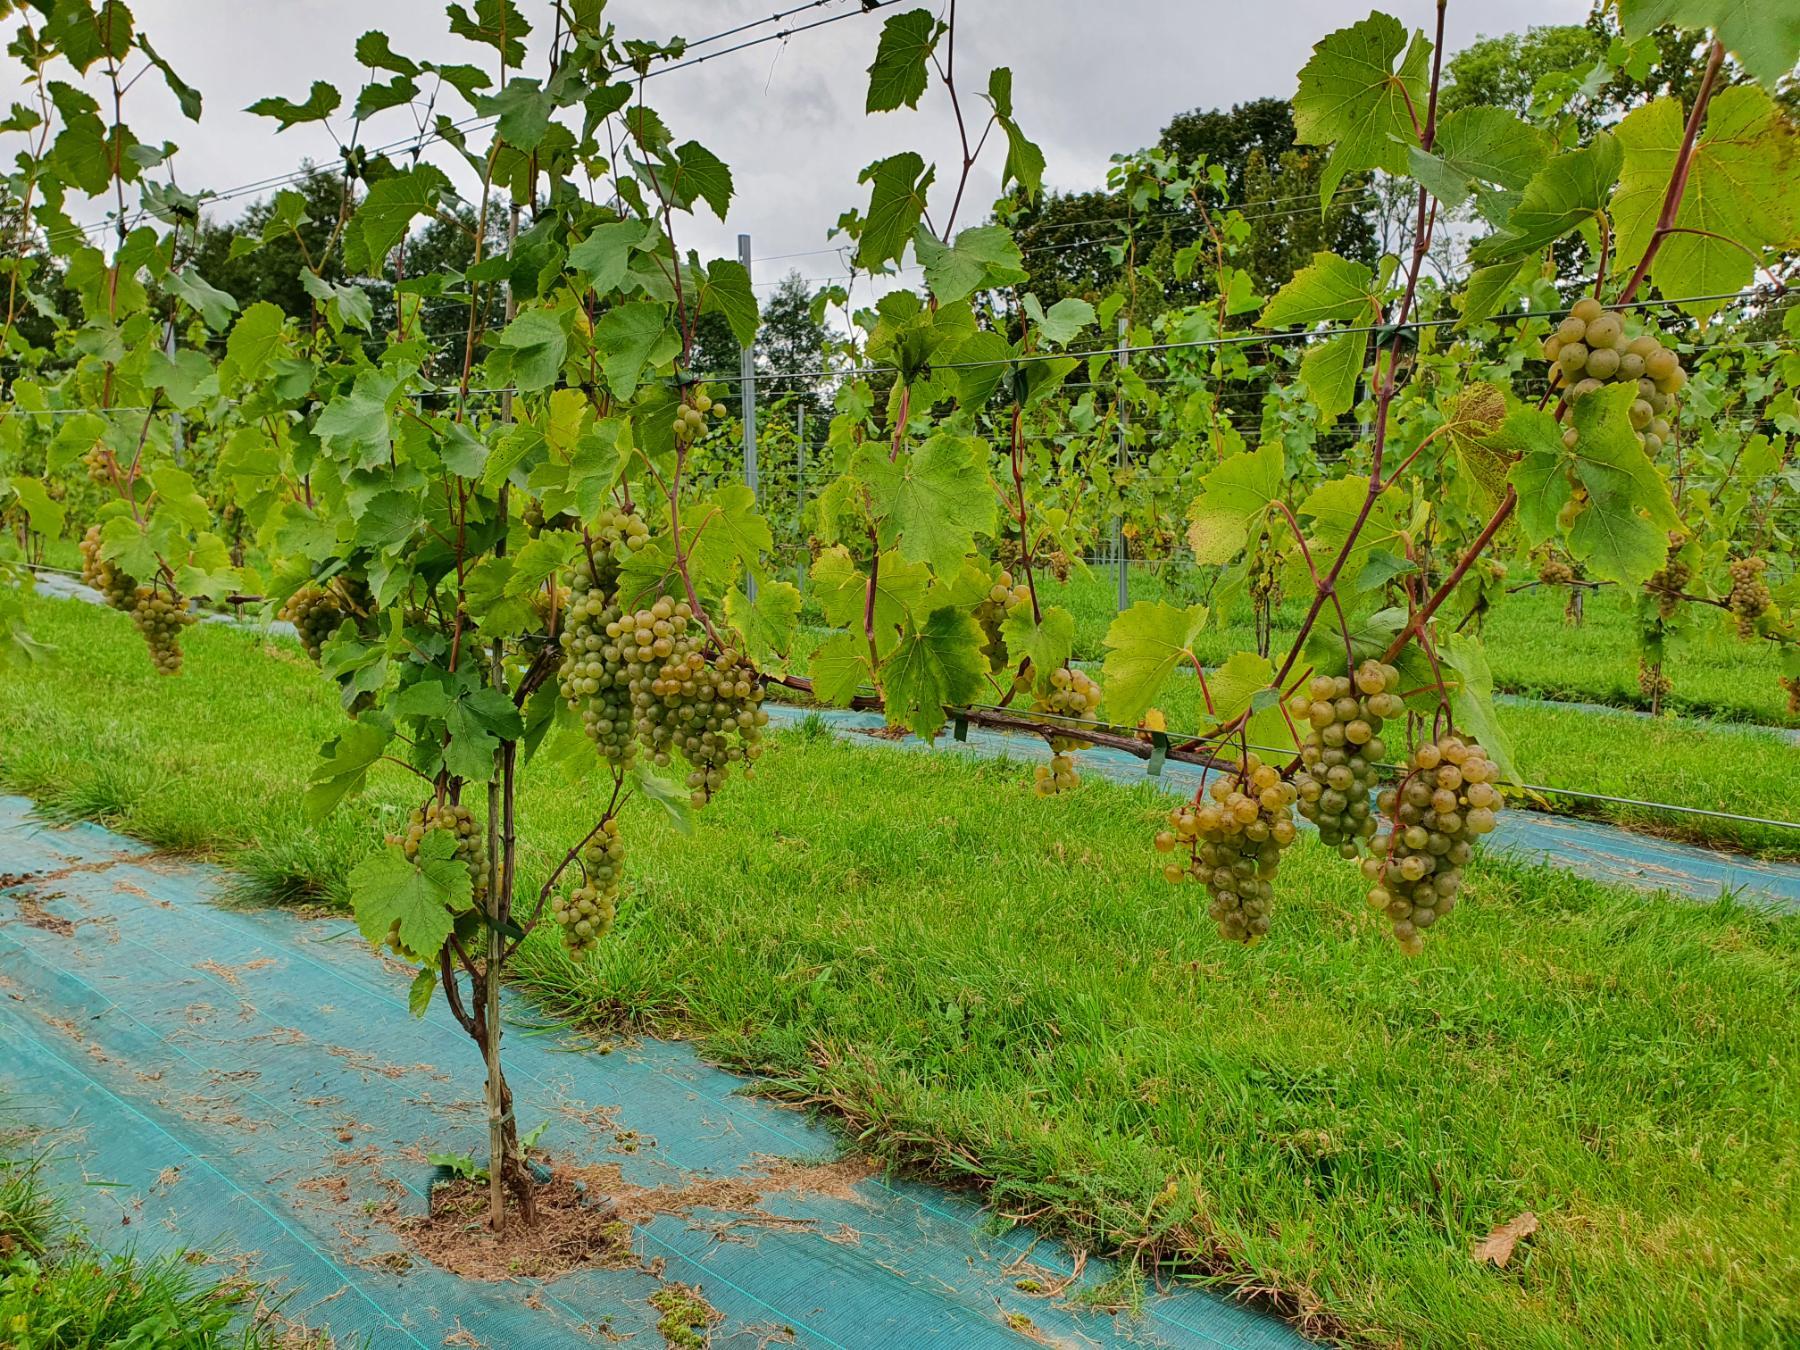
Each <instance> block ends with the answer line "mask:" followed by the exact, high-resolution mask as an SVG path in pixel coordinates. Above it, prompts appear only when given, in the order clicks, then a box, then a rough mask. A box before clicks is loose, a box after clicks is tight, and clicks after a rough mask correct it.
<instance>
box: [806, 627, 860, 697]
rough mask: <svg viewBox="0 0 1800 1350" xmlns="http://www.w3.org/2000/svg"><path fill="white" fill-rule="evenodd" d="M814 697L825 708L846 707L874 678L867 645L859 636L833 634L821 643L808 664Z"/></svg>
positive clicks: (853, 634) (854, 634)
mask: <svg viewBox="0 0 1800 1350" xmlns="http://www.w3.org/2000/svg"><path fill="white" fill-rule="evenodd" d="M807 673H808V674H809V675H810V676H811V677H812V684H813V697H814V698H816V699H818V700H819V702H821V703H823V704H825V705H826V706H827V707H833V708H843V707H848V706H849V703H850V700H851V699H853V698H855V697H856V692H857V690H858V689H860V688H861V687H862V686H863V685H865V684H867V683H868V682H869V681H870V680H871V679H872V678H873V676H872V675H871V673H870V671H869V644H868V642H867V640H866V639H864V638H863V636H862V635H861V634H859V633H834V634H832V636H830V637H829V638H827V639H825V641H824V642H821V643H820V644H819V646H818V648H817V649H816V650H815V651H814V652H813V654H812V659H811V660H810V661H809V662H808V663H807Z"/></svg>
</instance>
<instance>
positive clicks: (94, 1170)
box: [0, 797, 1306, 1350]
mask: <svg viewBox="0 0 1800 1350" xmlns="http://www.w3.org/2000/svg"><path fill="white" fill-rule="evenodd" d="M29 811H30V804H29V803H28V802H26V801H24V800H22V799H19V798H14V797H0V873H11V874H13V877H11V878H8V880H9V881H10V882H11V883H12V884H10V885H9V886H8V887H7V888H6V889H5V890H4V891H0V1047H3V1049H4V1053H3V1054H0V1100H3V1101H4V1108H5V1112H6V1123H7V1124H8V1125H21V1124H23V1125H26V1126H30V1127H32V1128H34V1129H36V1130H40V1131H43V1132H44V1133H43V1135H42V1136H41V1143H42V1145H44V1146H48V1147H50V1148H51V1149H52V1150H53V1152H52V1156H51V1163H50V1166H51V1171H52V1174H53V1180H54V1181H55V1182H56V1183H58V1184H59V1187H60V1188H61V1189H62V1191H63V1193H64V1194H65V1195H66V1196H67V1197H68V1199H69V1200H70V1202H71V1205H72V1206H73V1207H74V1209H75V1212H76V1213H77V1215H78V1216H79V1217H80V1218H82V1219H83V1220H84V1221H85V1222H86V1224H87V1225H88V1226H89V1227H90V1228H91V1230H92V1232H93V1234H94V1236H95V1238H96V1239H97V1240H99V1241H101V1242H103V1243H106V1244H108V1245H111V1246H115V1247H136V1248H138V1249H140V1250H143V1251H146V1252H149V1251H158V1250H165V1249H168V1248H172V1247H181V1248H185V1249H187V1250H189V1251H190V1252H192V1253H196V1254H199V1255H203V1256H204V1258H205V1259H206V1260H207V1261H208V1262H210V1263H212V1266H213V1267H214V1268H219V1269H222V1270H223V1271H226V1272H241V1273H242V1274H244V1275H246V1276H248V1277H249V1278H251V1279H254V1280H257V1281H259V1282H264V1283H267V1284H270V1285H271V1286H272V1287H273V1296H274V1298H275V1299H276V1300H277V1301H279V1302H280V1304H281V1312H282V1314H283V1315H285V1316H287V1317H290V1318H293V1319H295V1320H296V1321H298V1322H301V1323H304V1324H307V1325H310V1326H313V1327H318V1328H328V1329H329V1330H330V1331H331V1332H332V1333H333V1334H334V1335H335V1336H336V1337H337V1338H338V1341H339V1343H340V1344H343V1343H346V1342H350V1343H362V1344H367V1345H369V1346H372V1347H379V1348H381V1350H385V1348H386V1347H436V1346H440V1345H445V1344H451V1345H482V1346H493V1347H523V1346H558V1345H580V1344H592V1343H597V1342H604V1340H605V1338H606V1336H607V1335H608V1334H610V1335H611V1336H613V1337H634V1338H637V1339H636V1340H635V1343H636V1344H639V1345H646V1346H648V1345H657V1344H660V1343H661V1342H662V1337H661V1334H660V1333H659V1332H658V1330H657V1322H658V1319H659V1318H660V1317H661V1316H662V1314H661V1313H660V1312H659V1311H658V1310H657V1309H656V1308H655V1307H654V1306H653V1305H652V1303H651V1298H652V1296H653V1295H655V1294H656V1293H657V1292H658V1291H659V1290H660V1289H663V1288H665V1287H667V1286H668V1285H669V1284H671V1283H674V1282H679V1283H681V1284H684V1285H688V1286H690V1287H697V1288H698V1290H699V1291H700V1294H701V1296H702V1297H703V1298H704V1299H705V1301H706V1302H707V1303H708V1304H709V1305H711V1307H712V1308H713V1309H714V1310H715V1311H716V1314H717V1316H718V1318H719V1321H718V1323H717V1325H716V1326H715V1327H714V1329H713V1331H712V1339H711V1342H710V1343H711V1344H712V1345H715V1346H742V1347H745V1348H746V1350H748V1348H749V1347H753V1346H760V1345H765V1344H771V1345H772V1344H783V1345H788V1344H791V1345H800V1346H809V1347H812V1346H819V1347H831V1346H839V1347H864V1346H881V1347H890V1346H893V1347H939V1346H941V1347H969V1348H971V1350H984V1348H985V1347H990V1346H991V1347H1020V1346H1027V1345H1031V1344H1050V1345H1059V1346H1062V1345H1066V1346H1114V1345H1142V1346H1172V1347H1210V1348H1213V1350H1218V1348H1220V1347H1241V1348H1242V1350H1278V1348H1285V1347H1291V1346H1300V1345H1304V1344H1306V1342H1304V1341H1303V1340H1302V1339H1301V1338H1300V1337H1299V1336H1298V1335H1297V1334H1296V1333H1295V1332H1294V1331H1293V1330H1292V1329H1291V1328H1289V1327H1287V1326H1286V1325H1284V1324H1282V1323H1280V1322H1278V1321H1275V1320H1273V1319H1271V1318H1268V1317H1265V1316H1263V1315H1260V1314H1258V1313H1256V1312H1253V1311H1251V1310H1248V1309H1245V1308H1242V1307H1239V1306H1237V1305H1235V1304H1232V1303H1229V1302H1227V1301H1224V1300H1222V1299H1219V1298H1216V1297H1213V1296H1211V1295H1208V1294H1206V1293H1204V1292H1201V1291H1198V1290H1193V1289H1185V1290H1176V1291H1170V1292H1163V1293H1158V1294H1153V1295H1151V1296H1150V1297H1148V1298H1147V1299H1146V1300H1145V1303H1144V1307H1143V1312H1142V1315H1141V1316H1140V1317H1137V1318H1131V1317H1129V1316H1124V1315H1121V1316H1118V1317H1116V1318H1115V1317H1114V1316H1111V1315H1109V1314H1107V1313H1105V1312H1103V1311H1099V1310H1096V1309H1094V1308H1092V1307H1088V1306H1084V1305H1083V1304H1082V1303H1081V1302H1080V1301H1079V1294H1080V1292H1081V1291H1082V1290H1084V1289H1092V1288H1094V1287H1096V1286H1097V1285H1098V1284H1100V1283H1101V1282H1103V1281H1104V1280H1105V1279H1107V1278H1108V1276H1109V1275H1110V1274H1111V1273H1112V1272H1111V1270H1110V1269H1109V1268H1108V1267H1107V1266H1106V1265H1105V1263H1100V1262H1089V1263H1088V1265H1087V1266H1086V1269H1085V1270H1084V1271H1082V1272H1081V1273H1080V1278H1079V1279H1078V1280H1076V1281H1074V1282H1073V1283H1069V1284H1068V1285H1067V1288H1066V1289H1065V1290H1064V1291H1063V1292H1062V1293H1061V1294H1060V1296H1054V1297H1051V1296H1044V1295H1043V1294H1040V1293H1033V1292H1027V1290H1026V1289H1021V1288H1020V1285H1021V1284H1024V1285H1026V1286H1028V1287H1033V1286H1035V1287H1036V1288H1037V1289H1056V1288H1057V1287H1059V1286H1062V1285H1064V1284H1065V1282H1067V1281H1069V1278H1070V1276H1071V1275H1072V1274H1074V1273H1075V1267H1074V1265H1073V1264H1072V1262H1071V1260H1070V1256H1069V1254H1068V1253H1067V1252H1066V1251H1064V1250H1062V1249H1061V1248H1059V1247H1057V1246H1055V1245H1054V1244H1052V1243H1049V1242H1047V1241H1042V1240H1040V1239H1039V1238H1038V1237H1037V1236H1036V1235H1034V1234H1033V1233H1031V1232H1030V1231H1029V1230H1024V1229H1013V1230H1011V1231H1009V1232H1007V1233H1005V1234H1000V1233H998V1232H996V1231H995V1230H994V1228H993V1227H992V1226H991V1223H990V1220H991V1216H990V1215H988V1214H986V1213H985V1212H984V1211H983V1210H982V1209H981V1208H980V1207H979V1206H978V1205H977V1204H975V1203H974V1202H972V1201H971V1200H970V1199H968V1198H967V1197H965V1196H961V1195H958V1194H954V1193H951V1192H947V1191H943V1190H939V1189H935V1188H932V1187H927V1186H922V1185H912V1184H892V1183H888V1182H885V1181H883V1180H881V1179H880V1178H879V1177H877V1176H874V1175H869V1176H865V1177H863V1178H862V1179H860V1180H855V1181H854V1183H853V1184H851V1185H848V1186H846V1185H843V1184H841V1183H840V1184H838V1185H835V1186H820V1187H816V1188H811V1187H796V1188H791V1189H768V1190H764V1191H762V1192H761V1194H760V1198H759V1199H758V1200H757V1201H756V1203H755V1204H754V1206H752V1207H750V1208H748V1209H746V1208H744V1207H743V1206H742V1205H739V1206H737V1207H734V1208H731V1209H727V1210H717V1211H715V1210H708V1209H706V1208H704V1207H694V1208H692V1209H690V1210H688V1211H686V1212H682V1213H668V1214H658V1215H656V1216H655V1217H653V1218H650V1219H649V1220H648V1221H647V1222H645V1223H642V1224H641V1225H639V1226H637V1227H635V1228H634V1229H633V1230H632V1251H631V1253H630V1259H629V1260H628V1262H627V1263H626V1264H625V1265H624V1266H623V1268H614V1267H613V1266H608V1267H604V1268H600V1267H589V1268H585V1269H581V1270H578V1271H576V1272H574V1273H571V1274H568V1275H563V1276H559V1277H556V1278H552V1279H544V1280H537V1279H501V1280H487V1281H481V1280H470V1279H463V1278H460V1277H458V1276H456V1275H453V1274H451V1273H449V1272H447V1271H445V1270H443V1269H441V1268H439V1267H437V1266H435V1265H432V1264H430V1263H429V1262H427V1261H425V1260H424V1259H423V1258H422V1257H419V1256H417V1255H411V1254H409V1253H408V1252H407V1250H406V1248H405V1245H404V1243H403V1241H402V1239H401V1237H399V1236H398V1235H397V1234H396V1233H395V1232H394V1231H393V1229H392V1228H391V1226H389V1224H388V1223H387V1222H384V1216H392V1215H395V1214H398V1215H416V1214H422V1213H423V1212H424V1208H425V1199H426V1192H427V1189H428V1188H429V1186H430V1184H431V1180H432V1175H433V1170H432V1168H431V1166H430V1165H429V1162H428V1160H427V1155H428V1154H430V1153H435V1152H439V1151H444V1152H450V1153H468V1154H480V1153H481V1152H483V1150H484V1146H485V1138H486V1126H485V1118H484V1115H483V1111H482V1108H481V1105H480V1100H479V1092H480V1077H481V1075H480V1066H479V1061H478V1059H477V1058H476V1055H475V1052H474V1050H473V1048H472V1047H471V1045H470V1044H469V1042H468V1041H467V1039H466V1038H465V1037H464V1036H463V1034H462V1032H461V1031H460V1029H458V1028H457V1027H456V1026H455V1025H454V1023H453V1022H452V1021H451V1020H450V1018H449V1014H448V1012H447V1011H444V1010H443V1009H442V1007H441V1005H440V1004H439V1003H436V1002H434V1005H433V1009H432V1011H431V1013H430V1015H429V1016H427V1017H426V1018H425V1019H423V1020H414V1019H412V1018H411V1017H409V1016H408V1015H407V1012H406V992H407V991H406V980H405V976H404V973H403V972H401V971H400V970H399V969H397V968H392V967H390V966H388V965H387V964H385V963H384V962H383V961H382V960H381V959H380V958H379V957H377V956H375V955H374V954H373V953H371V951H370V950H369V948H368V946H367V945H366V944H365V943H364V942H363V941H362V940H361V938H360V937H359V936H358V934H357V933H356V932H355V930H354V928H353V927H351V926H350V925H348V924H347V923H345V922H344V921H343V920H341V919H338V918H328V919H305V918H300V917H298V916H295V915H293V914H290V913H286V912H281V911H269V910H244V909H232V908H225V907H221V906H219V905H217V904H215V903H213V902H212V896H213V894H214V892H215V883H216V881H217V878H218V874H217V873H216V872H215V871H213V870H212V869H209V868H206V867H203V866H199V865H195V864H191V863H187V862H180V861H172V860H168V859H163V858H158V857H155V856H153V855H152V854H150V852H149V851H148V850H146V849H145V848H144V847H143V846H142V845H140V844H136V843H134V842H132V841H130V840H126V839H124V838H121V837H120V836H118V835H115V834H112V833H110V832H108V831H106V830H103V829H100V828H98V827H96V826H91V825H78V826H74V827H72V828H68V829H57V828H52V827H49V826H46V825H44V824H42V823H41V822H38V821H36V820H34V819H33V818H32V817H31V816H30V814H29ZM18 878H23V879H18ZM513 1011H514V1013H515V1014H518V1015H519V1016H520V1017H523V1016H524V1015H525V1010H524V1009H522V1008H521V1007H520V1006H519V1005H517V1004H516V1003H515V1004H514V1005H513ZM507 1052H508V1055H509V1058H510V1064H511V1069H510V1076H511V1079H512V1083H513V1087H514V1091H515V1093H516V1095H517V1097H518V1108H517V1109H518V1112H519V1118H520V1121H521V1125H522V1127H523V1128H525V1129H530V1128H531V1127H532V1126H533V1125H534V1124H535V1123H537V1122H539V1121H544V1122H547V1129H546V1131H545V1133H544V1136H543V1138H542V1141H541V1143H542V1147H543V1148H544V1149H546V1150H547V1151H548V1152H549V1154H550V1155H552V1156H553V1157H561V1158H571V1159H577V1160H580V1161H582V1162H585V1163H589V1164H595V1163H599V1164H615V1165H617V1167H618V1168H619V1169H620V1173H621V1176H622V1179H623V1180H624V1182H626V1183H627V1184H629V1185H634V1186H640V1187H658V1186H661V1187H668V1188H671V1189H672V1190H681V1189H684V1188H687V1187H689V1186H692V1185H694V1184H696V1183H703V1182H707V1181H717V1180H720V1179H729V1180H739V1181H745V1182H747V1183H748V1184H749V1185H750V1186H751V1187H753V1188H754V1187H756V1184H757V1179H758V1177H759V1176H761V1175H762V1174H764V1173H765V1172H766V1171H767V1170H768V1169H769V1168H770V1167H771V1166H772V1165H773V1164H774V1163H775V1162H776V1161H777V1160H780V1161H781V1162H786V1163H799V1164H819V1163H823V1162H827V1161H829V1160H831V1159H833V1158H835V1157H836V1155H837V1152H838V1145H837V1143H836V1141H835V1139H834V1137H833V1136H832V1134H831V1133H830V1131H829V1130H828V1129H827V1128H826V1127H825V1126H823V1125H819V1124H815V1123H810V1122H809V1121H808V1120H807V1119H806V1118H805V1117H804V1116H803V1115H801V1114H799V1113H797V1112H795V1111H792V1110H789V1109H785V1108H783V1107H780V1106H778V1105H775V1104H773V1103H771V1102H769V1101H767V1100H764V1099H761V1098H758V1097H755V1096H752V1095H747V1093H746V1091H745V1090H746V1089H748V1088H751V1087H753V1084H751V1083H750V1082H749V1081H747V1080H745V1079H743V1078H739V1077H736V1076H734V1075H731V1074H728V1073H725V1072H723V1071H721V1070H718V1069H714V1068H712V1067H710V1066H708V1065H706V1064H703V1063H701V1062H700V1061H699V1060H698V1059H697V1058H696V1057H695V1055H694V1054H693V1052H692V1051H691V1050H689V1049H688V1048H687V1047H686V1046H684V1045H681V1044H678V1043H670V1042H659V1041H642V1042H629V1043H625V1044H622V1045H620V1046H619V1047H617V1048H614V1049H613V1050H612V1051H611V1053H600V1050H599V1048H598V1047H595V1046H593V1045H591V1044H588V1043H586V1042H584V1041H582V1040H581V1039H580V1038H578V1037H576V1036H574V1035H572V1034H570V1033H568V1032H566V1031H564V1030H562V1029H559V1028H546V1027H541V1026H529V1025H520V1024H519V1023H517V1022H515V1023H514V1024H512V1025H511V1026H510V1030H509V1035H508V1038H507Z"/></svg>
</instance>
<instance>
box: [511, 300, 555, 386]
mask: <svg viewBox="0 0 1800 1350" xmlns="http://www.w3.org/2000/svg"><path fill="white" fill-rule="evenodd" d="M498 346H499V349H500V351H502V352H504V353H506V354H507V356H508V357H509V358H510V359H508V360H507V361H506V363H505V367H504V369H505V374H506V377H507V378H508V379H510V380H511V381H512V383H513V384H514V385H515V386H517V387H518V388H519V389H520V390H523V391H525V392H531V391H533V390H538V389H548V388H549V387H550V386H551V385H553V384H555V383H556V378H557V376H558V375H560V374H561V373H562V367H563V359H564V358H565V357H566V356H567V355H568V351H569V337H568V334H567V333H565V332H564V331H563V326H562V322H561V320H559V319H558V318H557V316H556V315H555V314H554V313H553V312H552V311H550V310H547V309H527V310H522V311H521V312H520V313H519V315H518V317H517V318H515V319H514V320H513V321H512V322H511V323H509V324H507V325H506V328H505V330H504V331H503V332H502V333H501V334H500V339H499V343H498Z"/></svg>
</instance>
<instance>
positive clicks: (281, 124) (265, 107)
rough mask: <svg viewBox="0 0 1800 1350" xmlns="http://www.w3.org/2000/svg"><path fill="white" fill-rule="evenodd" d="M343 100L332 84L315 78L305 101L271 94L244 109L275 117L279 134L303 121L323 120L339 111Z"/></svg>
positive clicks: (258, 114)
mask: <svg viewBox="0 0 1800 1350" xmlns="http://www.w3.org/2000/svg"><path fill="white" fill-rule="evenodd" d="M342 101H343V100H342V98H341V96H340V95H339V94H338V91H337V90H336V89H334V88H333V87H332V86H331V85H329V84H326V83H325V81H323V80H314V81H313V85H312V90H311V91H310V92H309V93H308V94H307V97H306V102H304V103H292V102H290V101H289V100H287V99H285V98H276V97H273V96H270V97H269V98H259V99H257V100H256V102H254V103H252V104H251V105H250V106H249V107H248V108H246V109H244V111H245V112H248V113H254V114H256V116H258V117H273V118H274V119H275V130H276V132H277V134H279V133H280V132H283V131H286V130H287V129H288V128H289V127H292V126H298V125H299V124H300V123H302V122H323V121H324V120H325V119H326V118H327V117H330V116H331V114H332V113H334V112H336V111H337V106H338V104H339V103H340V102H342Z"/></svg>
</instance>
